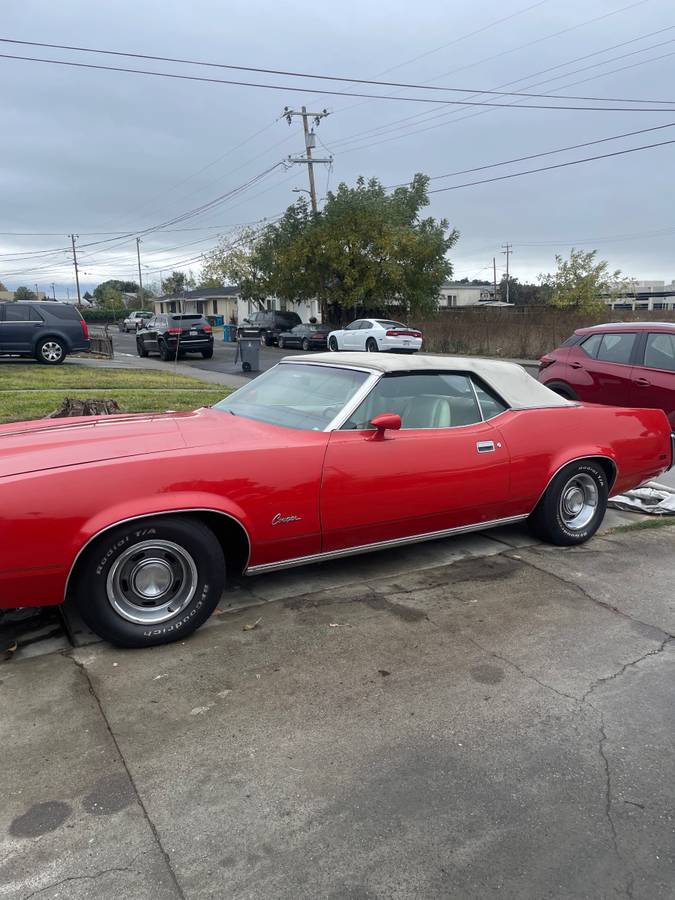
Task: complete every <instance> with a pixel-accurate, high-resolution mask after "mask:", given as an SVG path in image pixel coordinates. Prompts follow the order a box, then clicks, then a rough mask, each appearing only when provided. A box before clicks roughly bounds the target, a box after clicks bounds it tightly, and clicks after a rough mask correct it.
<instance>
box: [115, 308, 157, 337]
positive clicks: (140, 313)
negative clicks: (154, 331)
mask: <svg viewBox="0 0 675 900" xmlns="http://www.w3.org/2000/svg"><path fill="white" fill-rule="evenodd" d="M151 318H152V313H151V312H150V311H149V310H147V309H136V310H134V311H133V312H132V313H129V315H128V316H127V317H126V319H123V320H122V323H121V327H120V331H123V332H124V333H125V334H128V333H129V332H130V331H138V329H139V328H142V327H143V325H144V323H145V322H147V321H149V320H150V319H151Z"/></svg>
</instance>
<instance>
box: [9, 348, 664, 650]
mask: <svg viewBox="0 0 675 900" xmlns="http://www.w3.org/2000/svg"><path fill="white" fill-rule="evenodd" d="M0 447H1V450H2V452H0V508H2V509H3V510H4V511H5V514H4V515H3V516H2V517H0V547H2V548H3V552H2V554H0V607H2V608H8V607H21V606H35V605H49V604H57V603H61V602H62V601H63V600H64V598H66V597H67V598H69V600H70V602H71V603H73V604H74V606H75V607H76V609H77V610H78V611H79V613H80V615H81V616H82V618H83V619H84V620H85V622H86V623H87V624H88V625H89V627H90V628H92V629H93V630H94V631H95V632H97V633H98V634H99V635H101V636H102V637H104V638H106V639H108V640H110V641H113V642H114V643H116V644H120V645H122V646H128V647H142V646H150V645H153V644H162V643H166V642H168V641H173V640H179V639H183V638H184V637H185V636H186V635H188V634H190V633H191V632H192V631H194V630H195V629H196V628H197V627H198V626H199V625H201V624H202V623H203V622H204V621H205V620H206V619H207V618H208V617H209V615H210V614H211V612H212V611H213V609H214V608H215V606H216V604H217V603H218V601H219V599H220V597H221V593H222V590H223V586H224V584H225V575H226V573H227V575H228V576H234V577H237V576H239V575H241V574H247V575H255V574H259V573H263V572H274V571H277V570H279V569H285V568H288V567H289V566H297V565H302V564H305V563H314V562H319V561H322V560H329V559H334V558H336V557H342V556H350V555H352V554H355V553H362V552H367V551H370V550H382V549H385V548H388V547H392V548H396V547H399V546H401V545H402V544H408V543H414V542H417V541H423V540H430V539H434V538H441V537H446V536H448V535H454V534H461V533H464V532H472V531H479V530H481V529H485V528H493V527H495V526H498V525H506V524H511V523H514V522H520V521H524V520H528V521H529V522H530V524H531V526H532V528H533V529H534V530H535V531H536V533H537V534H539V535H540V536H542V537H543V538H544V539H546V540H548V541H551V542H552V543H554V544H560V545H573V544H580V543H582V542H583V541H586V540H588V539H589V538H590V537H591V536H592V535H593V534H594V533H595V531H596V529H597V528H598V526H599V525H600V523H601V521H602V518H603V516H604V513H605V507H606V504H607V497H608V495H611V494H616V493H621V492H623V491H625V490H628V489H630V488H632V487H635V486H636V485H638V484H640V483H642V482H643V481H645V480H647V479H650V478H655V477H657V476H658V475H660V474H661V473H662V472H664V471H665V470H666V469H668V468H669V467H670V466H671V465H672V463H673V453H674V452H675V447H674V446H673V437H672V436H671V429H670V425H669V423H668V420H667V419H666V417H665V415H664V414H663V412H661V410H651V409H613V408H612V407H597V406H596V407H591V406H585V405H583V404H579V403H575V402H572V401H569V400H565V399H564V398H563V397H560V396H559V395H558V394H555V393H553V391H550V390H548V388H546V387H544V386H543V385H541V384H539V383H538V382H537V381H535V379H533V378H531V377H530V376H529V375H527V374H526V372H525V371H524V370H523V369H521V368H520V366H516V365H514V364H513V363H507V362H502V361H496V360H480V359H464V358H462V359H460V358H456V357H455V358H453V357H447V356H446V357H433V356H420V357H414V358H408V357H405V358H404V357H396V356H385V355H379V356H376V355H375V354H371V355H369V356H367V357H365V358H364V355H363V354H361V353H345V354H343V355H342V356H336V355H335V354H332V353H320V354H316V355H315V356H300V357H288V358H287V359H285V360H283V361H282V362H281V363H279V364H278V365H277V366H275V367H274V368H272V369H270V370H268V371H267V372H265V373H264V374H262V375H260V376H259V377H258V378H256V379H255V380H254V381H251V382H249V383H248V384H247V385H245V386H244V387H242V388H240V389H239V390H238V391H235V392H234V393H233V394H231V395H230V396H229V397H227V398H226V399H225V400H222V401H221V402H220V403H216V405H215V406H213V407H211V408H207V409H199V410H197V411H196V412H192V413H191V412H187V413H165V414H161V415H148V414H140V415H118V416H108V417H92V418H80V419H52V420H42V421H38V422H21V423H16V424H11V425H2V426H0ZM36 548H39V553H36Z"/></svg>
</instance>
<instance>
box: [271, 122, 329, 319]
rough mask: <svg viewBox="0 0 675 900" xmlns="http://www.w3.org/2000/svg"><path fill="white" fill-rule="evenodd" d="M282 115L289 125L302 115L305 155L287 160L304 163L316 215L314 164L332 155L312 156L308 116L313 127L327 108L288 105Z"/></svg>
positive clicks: (313, 144) (324, 313) (325, 310)
mask: <svg viewBox="0 0 675 900" xmlns="http://www.w3.org/2000/svg"><path fill="white" fill-rule="evenodd" d="M283 115H284V117H285V119H286V121H287V122H288V124H289V125H292V124H293V118H294V116H302V127H303V130H304V132H305V155H304V156H289V157H288V161H289V162H291V163H295V164H300V165H306V166H307V174H308V175H309V197H310V200H311V203H312V213H313V214H314V215H315V216H316V214H317V213H318V212H319V204H318V201H317V199H316V184H315V183H314V166H315V165H319V164H321V165H329V166H330V165H332V163H333V157H332V156H329V157H328V158H327V159H316V158H315V157H313V156H312V150H313V149H314V148H315V147H316V135H315V134H314V128H312V130H311V131H310V128H309V118H310V116H311V117H312V119H313V120H314V125H315V127H317V128H318V126H319V125H320V124H321V120H322V119H325V117H326V116H327V115H328V110H327V109H323V110H321V112H320V113H308V112H307V107H306V106H303V107H302V108H301V109H300V111H299V112H298V111H297V110H293V109H290V108H289V107H288V106H286V107H284V112H283ZM320 305H321V321H322V322H327V321H328V308H327V306H326V302H325V300H321V304H320Z"/></svg>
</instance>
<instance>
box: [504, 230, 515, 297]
mask: <svg viewBox="0 0 675 900" xmlns="http://www.w3.org/2000/svg"><path fill="white" fill-rule="evenodd" d="M502 247H504V249H503V250H502V253H503V254H504V255H505V256H506V302H507V303H510V300H509V257H510V256H511V254H512V253H513V244H508V243H507V244H502Z"/></svg>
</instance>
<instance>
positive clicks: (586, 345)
mask: <svg viewBox="0 0 675 900" xmlns="http://www.w3.org/2000/svg"><path fill="white" fill-rule="evenodd" d="M601 343H602V335H601V334H592V335H591V336H590V337H588V338H586V340H585V341H582V342H581V344H580V346H581V349H582V350H583V351H584V353H587V354H588V356H590V357H591V358H592V359H595V358H596V356H597V355H598V350H599V349H600V344H601Z"/></svg>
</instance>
